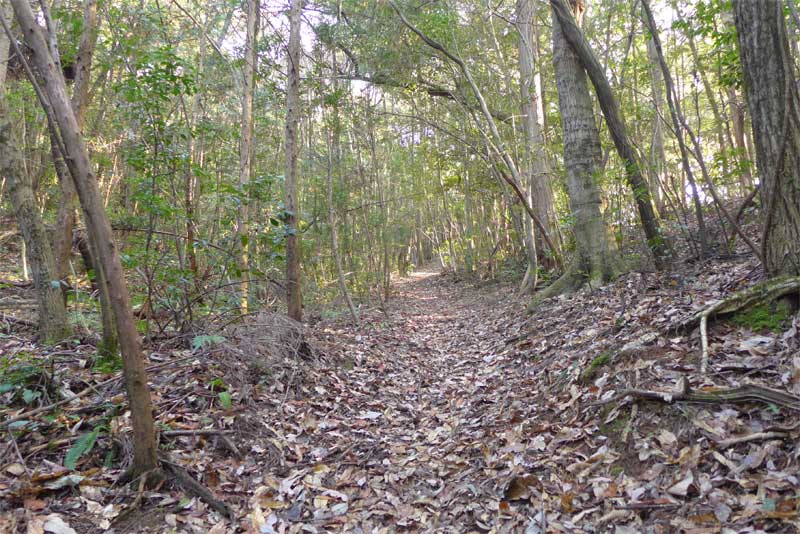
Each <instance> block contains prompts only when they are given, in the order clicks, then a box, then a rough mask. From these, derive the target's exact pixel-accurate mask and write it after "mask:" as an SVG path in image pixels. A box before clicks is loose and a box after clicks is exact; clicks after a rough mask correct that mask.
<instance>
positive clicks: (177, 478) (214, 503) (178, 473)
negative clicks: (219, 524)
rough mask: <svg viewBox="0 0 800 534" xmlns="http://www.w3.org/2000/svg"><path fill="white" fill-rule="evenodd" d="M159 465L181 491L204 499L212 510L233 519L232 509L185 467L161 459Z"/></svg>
mask: <svg viewBox="0 0 800 534" xmlns="http://www.w3.org/2000/svg"><path fill="white" fill-rule="evenodd" d="M161 466H162V468H163V469H164V471H166V472H167V473H168V474H170V475H172V477H173V481H174V483H175V485H176V486H178V487H179V488H181V489H183V491H185V492H186V493H188V494H189V495H194V496H195V497H197V498H199V499H200V500H202V501H204V502H205V503H206V504H208V505H209V506H210V507H211V508H212V509H213V510H215V511H217V512H219V513H220V514H222V515H223V516H225V517H227V518H228V519H233V510H231V508H230V507H229V506H228V505H227V504H225V503H224V502H222V501H221V500H219V499H217V498H216V497H214V495H213V494H212V493H211V490H209V489H208V488H206V487H205V486H203V485H202V484H200V483H199V482H198V481H196V480H195V479H194V477H192V475H190V474H189V472H188V471H187V470H186V469H184V468H183V467H181V466H179V465H177V464H173V463H170V462H167V461H166V460H162V461H161Z"/></svg>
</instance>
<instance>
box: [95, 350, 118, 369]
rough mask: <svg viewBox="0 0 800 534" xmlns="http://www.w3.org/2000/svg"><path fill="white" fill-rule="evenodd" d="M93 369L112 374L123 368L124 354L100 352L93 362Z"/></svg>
mask: <svg viewBox="0 0 800 534" xmlns="http://www.w3.org/2000/svg"><path fill="white" fill-rule="evenodd" d="M92 369H94V370H95V371H98V372H100V373H103V374H112V373H116V372H117V371H120V370H122V356H120V355H119V354H117V353H112V354H108V353H106V354H103V353H99V352H98V355H97V358H95V359H94V361H93V362H92Z"/></svg>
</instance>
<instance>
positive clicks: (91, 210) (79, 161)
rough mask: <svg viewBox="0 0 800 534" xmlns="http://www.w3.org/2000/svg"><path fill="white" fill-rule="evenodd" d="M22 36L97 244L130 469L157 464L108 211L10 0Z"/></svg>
mask: <svg viewBox="0 0 800 534" xmlns="http://www.w3.org/2000/svg"><path fill="white" fill-rule="evenodd" d="M10 1H11V5H12V6H13V8H14V13H15V15H16V18H17V22H18V23H19V26H20V28H21V29H22V32H23V34H24V36H25V42H26V43H27V45H28V47H29V48H30V49H31V51H32V55H33V61H34V64H35V66H36V69H37V70H38V71H39V74H40V76H41V78H42V80H43V82H44V88H43V89H44V91H45V93H46V96H47V98H48V100H50V103H51V105H52V108H53V111H54V114H55V117H54V121H55V123H56V124H57V125H58V129H59V132H60V139H61V142H62V148H63V150H64V156H65V160H66V161H67V164H68V165H69V170H70V174H71V175H72V178H73V181H74V185H75V189H76V191H77V193H78V199H79V200H80V203H81V207H82V208H83V212H84V217H85V220H86V227H87V230H88V231H89V233H90V234H91V235H92V237H93V242H94V243H96V245H97V253H98V257H99V260H100V268H101V269H102V270H103V272H104V273H105V274H106V279H107V281H108V289H109V296H110V297H111V304H112V307H113V309H114V316H115V318H116V323H117V332H118V333H119V342H120V348H121V352H122V360H123V366H124V376H125V386H126V389H127V392H128V402H129V404H130V410H131V421H132V425H133V452H134V457H133V464H132V470H133V472H134V473H136V474H143V473H146V472H149V471H152V470H155V469H157V468H158V465H159V464H158V456H157V446H156V434H155V427H154V423H153V406H152V402H151V400H150V390H149V388H148V386H147V372H146V371H145V365H144V359H143V357H142V349H141V341H140V339H139V334H138V332H137V331H136V322H135V320H134V317H133V312H132V310H131V305H130V296H129V294H128V288H127V286H126V285H125V274H124V272H123V270H122V263H121V261H120V256H119V251H118V250H117V246H116V243H115V242H114V236H113V234H112V232H111V225H110V224H109V220H108V216H107V215H106V213H105V210H104V208H103V201H102V197H101V195H100V190H99V188H98V185H97V180H96V178H95V176H94V174H93V173H92V170H91V164H90V162H89V152H88V150H87V148H86V145H85V143H84V140H83V136H82V135H81V132H80V128H79V125H78V121H77V119H76V117H75V113H74V112H73V109H72V106H71V105H70V101H69V97H68V96H67V88H66V84H65V83H64V78H63V77H62V76H61V72H60V71H59V70H57V68H56V65H55V64H54V63H53V59H52V57H51V56H50V52H49V50H48V47H47V43H46V42H45V39H44V36H43V33H42V28H41V27H40V26H39V25H38V23H37V22H36V19H35V18H34V15H33V12H32V11H31V7H30V4H29V3H28V1H27V0H10Z"/></svg>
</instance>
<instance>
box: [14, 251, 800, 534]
mask: <svg viewBox="0 0 800 534" xmlns="http://www.w3.org/2000/svg"><path fill="white" fill-rule="evenodd" d="M753 272H754V269H753V265H751V264H750V263H749V260H748V259H747V258H742V257H731V258H730V259H728V260H724V261H717V262H715V263H714V264H713V265H697V266H689V267H687V268H686V269H685V270H684V272H681V273H677V274H675V273H673V274H671V275H667V274H665V275H660V276H656V275H654V274H648V273H630V274H628V275H626V276H624V277H622V278H620V279H619V280H617V281H616V282H615V283H613V284H610V285H608V286H605V287H601V288H595V289H594V291H591V292H589V291H582V292H579V293H577V294H575V295H572V296H570V297H562V298H556V299H552V300H551V301H549V302H547V303H545V304H544V306H543V307H542V308H541V310H540V311H538V312H536V313H534V314H532V315H528V314H526V313H525V312H524V305H523V304H524V303H522V302H520V301H519V300H518V299H517V298H516V297H515V295H514V293H513V288H511V287H509V286H507V285H502V284H501V285H499V286H498V285H484V286H480V287H478V286H475V285H474V284H471V283H467V282H463V281H458V280H456V279H454V278H453V277H452V276H448V275H435V274H432V273H417V274H415V275H413V276H412V277H411V278H409V279H406V280H403V281H400V282H399V283H398V284H397V286H396V287H397V290H398V294H397V296H396V298H394V299H392V300H391V301H390V306H389V309H388V310H387V313H386V314H384V313H382V312H379V311H375V310H373V311H370V312H367V313H365V314H364V319H363V322H362V324H361V326H358V327H354V326H350V325H348V324H347V323H345V322H344V321H343V320H331V321H327V322H320V323H318V324H316V325H313V326H312V327H306V329H305V330H303V331H301V330H302V327H300V326H299V325H291V324H289V323H285V322H281V321H280V320H278V319H276V318H274V317H269V316H263V317H258V318H255V319H253V320H252V322H251V323H250V324H249V325H244V326H242V327H237V328H236V329H228V330H226V331H224V332H221V337H222V338H224V340H225V341H219V340H217V341H219V342H215V343H209V344H202V346H198V347H195V350H194V351H192V350H181V349H175V348H169V347H165V348H161V349H159V348H158V347H154V348H152V349H151V351H150V353H149V357H148V365H149V368H150V373H151V381H152V386H153V396H154V398H153V400H154V404H155V406H156V407H157V412H156V413H157V414H158V424H159V428H160V429H161V430H162V435H161V443H162V449H163V450H164V451H165V452H167V453H168V454H169V457H170V459H171V461H172V462H175V463H176V464H180V465H182V466H184V467H185V468H186V469H188V470H189V471H190V472H191V473H193V474H194V476H195V477H196V478H197V479H198V480H199V481H200V482H202V483H203V484H204V485H205V486H206V487H207V488H208V489H209V490H211V491H212V493H213V494H214V495H215V496H216V498H218V499H221V500H223V501H225V502H226V503H227V504H228V505H229V506H230V507H231V508H232V509H233V511H234V520H233V521H232V522H231V521H228V520H227V519H226V518H225V517H223V516H222V515H220V514H219V513H218V512H217V511H214V510H212V509H211V508H209V506H208V505H207V504H206V503H205V502H204V501H203V500H202V499H199V498H196V497H193V496H186V495H182V494H180V493H177V492H175V491H174V490H171V489H170V487H168V486H166V485H165V486H162V487H160V488H156V489H155V490H153V491H149V492H145V494H144V498H143V502H144V504H143V505H142V510H140V511H139V512H138V513H137V512H136V511H134V513H133V514H131V515H130V516H128V517H126V518H125V519H124V520H120V519H119V518H120V516H122V515H125V514H124V511H125V510H126V508H127V507H128V506H129V505H130V504H131V502H132V501H133V500H134V499H135V497H136V491H135V490H134V489H130V488H123V487H117V486H115V485H114V481H115V479H116V477H117V476H118V475H119V474H120V472H121V469H123V468H124V467H125V466H124V465H122V464H121V462H122V463H124V462H123V461H124V459H125V458H126V457H127V455H128V450H129V447H130V444H129V441H128V438H127V437H126V436H127V432H128V431H129V415H128V414H127V413H126V412H125V411H124V402H123V397H122V389H121V382H120V381H110V382H109V380H108V379H109V375H108V374H107V373H105V374H104V373H100V372H97V371H96V370H92V369H90V368H87V367H86V362H87V361H88V360H89V358H90V352H91V350H92V348H91V347H90V346H88V345H81V344H80V343H78V344H73V345H71V346H69V347H68V348H66V349H64V348H62V349H61V352H62V354H59V353H58V351H56V352H54V353H46V352H44V349H41V348H40V347H37V346H36V345H35V344H33V343H32V342H31V341H30V340H29V338H28V337H26V336H24V335H16V334H12V335H9V336H6V337H4V338H2V339H0V344H2V350H3V352H4V354H12V353H13V354H20V353H24V352H31V353H36V354H38V355H39V356H40V357H44V358H50V359H51V360H52V362H53V365H52V372H51V373H50V374H48V376H44V375H43V376H41V377H39V378H38V379H39V380H40V381H47V382H48V383H47V384H46V386H47V387H43V388H41V390H42V391H45V392H46V393H47V395H48V398H42V399H40V400H41V402H42V403H43V404H46V403H47V402H52V401H55V400H58V398H59V395H69V394H77V393H78V392H80V391H83V390H84V389H85V388H86V387H87V385H89V384H91V385H92V387H97V388H98V389H97V391H96V392H91V393H90V394H87V395H85V396H84V397H81V398H80V399H79V400H76V401H73V402H71V403H69V404H67V405H65V406H64V407H63V408H62V410H61V411H60V412H59V411H54V412H51V413H44V414H36V415H34V416H32V417H31V418H30V419H28V420H25V421H24V422H23V424H22V425H21V426H20V425H18V426H17V427H12V428H11V429H8V430H6V433H7V434H8V440H7V441H6V443H5V445H4V455H3V458H4V463H3V464H2V466H0V496H2V498H3V505H2V507H3V510H2V511H3V515H2V516H1V517H2V519H0V530H1V531H9V532H13V531H14V530H15V529H17V530H19V529H23V528H26V529H27V532H70V531H77V532H103V531H106V532H110V531H112V530H113V531H114V532H164V531H165V528H168V529H170V531H172V532H215V533H223V532H258V533H273V532H278V533H284V532H395V531H408V532H525V533H536V532H541V533H544V532H587V533H589V532H617V533H624V532H652V533H662V532H697V533H699V532H724V533H733V532H796V531H797V527H798V522H799V520H798V468H797V466H798V453H797V448H796V446H795V443H796V441H797V437H798V426H797V424H796V422H795V421H796V412H795V411H793V410H791V409H789V408H787V407H785V406H777V405H774V404H770V403H764V402H757V401H753V402H746V403H736V404H729V403H724V402H720V403H702V404H699V403H681V402H674V403H670V402H648V401H642V400H636V399H632V398H630V397H628V398H625V399H620V400H618V401H615V402H606V403H604V402H605V401H608V399H611V398H613V397H614V396H615V395H618V394H620V393H621V392H624V391H626V390H629V389H631V388H637V389H644V390H652V391H660V392H667V393H665V395H666V396H667V397H668V396H669V395H670V394H669V392H670V391H673V390H674V389H675V388H676V385H678V384H680V383H682V381H685V382H686V383H687V384H688V385H689V386H690V387H691V388H692V390H694V391H713V388H720V387H738V386H742V385H747V384H755V385H762V386H767V387H770V388H775V389H780V390H782V391H784V392H786V393H790V394H795V395H796V394H798V393H800V357H798V356H797V354H798V345H799V344H800V343H799V342H798V337H797V327H796V318H795V319H792V324H791V325H789V326H787V329H786V330H785V331H784V332H778V333H769V332H752V331H748V329H747V328H743V327H734V326H732V325H730V324H728V323H725V322H720V323H715V324H714V325H712V327H711V328H710V330H709V337H710V339H709V341H710V352H711V359H710V368H709V371H708V372H707V373H706V374H701V373H700V372H699V336H698V334H697V332H696V331H691V332H680V333H677V334H669V333H667V332H668V331H669V329H670V326H671V325H673V324H675V323H678V322H679V321H680V319H681V318H683V317H686V316H688V315H690V314H691V313H693V312H696V311H697V310H698V309H701V308H702V307H703V306H704V305H706V304H708V303H710V302H713V301H714V300H716V299H719V298H722V297H723V296H725V295H726V294H728V293H729V292H730V291H732V290H734V289H736V288H737V287H741V286H743V285H747V284H748V283H749V282H750V281H751V280H750V279H749V277H752V276H753V274H752V273H753ZM276 325H277V326H276ZM281 328H283V331H282V332H283V333H280V332H279V331H280V329H281ZM259 336H260V337H259ZM264 336H268V337H269V336H271V337H269V339H267V338H265V337H264ZM300 339H302V340H304V341H302V342H301V341H299V340H300ZM287 340H288V341H287ZM281 346H283V347H291V350H283V351H281V349H280V347H281ZM99 384H105V385H103V386H98V385H99ZM66 392H71V393H66ZM73 392H74V393H73ZM222 393H225V394H226V395H221V394H222ZM3 395H4V396H5V397H4V399H3V400H4V401H8V406H9V408H7V409H5V410H4V412H3V413H4V416H5V417H9V416H12V415H16V414H18V413H19V412H21V411H23V410H22V409H21V408H20V406H18V405H14V406H12V405H11V400H12V399H11V397H10V393H8V392H6V393H3ZM50 396H52V398H50ZM665 398H666V397H665ZM225 399H227V401H226V400H225ZM4 404H5V402H4ZM86 436H90V437H86ZM89 442H91V444H92V446H93V447H92V448H90V449H89V448H88V443H89ZM81 443H83V444H84V446H85V448H87V449H88V450H86V451H82V454H80V455H78V454H76V453H75V445H76V444H81ZM70 451H72V454H70ZM66 465H69V466H70V467H73V468H74V469H71V470H70V469H67V468H66V467H65V466H66ZM145 517H149V518H150V519H149V520H145V519H144V518H145ZM23 525H24V526H25V527H23ZM165 525H167V527H165ZM20 531H23V530H20Z"/></svg>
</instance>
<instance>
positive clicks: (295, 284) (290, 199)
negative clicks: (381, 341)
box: [285, 0, 303, 321]
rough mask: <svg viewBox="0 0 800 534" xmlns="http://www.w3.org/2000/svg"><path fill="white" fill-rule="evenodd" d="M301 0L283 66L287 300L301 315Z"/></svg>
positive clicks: (293, 12) (296, 0)
mask: <svg viewBox="0 0 800 534" xmlns="http://www.w3.org/2000/svg"><path fill="white" fill-rule="evenodd" d="M302 10H303V0H291V7H290V10H289V28H290V29H289V45H288V49H287V61H286V70H287V72H288V80H287V90H286V178H285V179H286V182H285V186H286V226H287V236H286V303H287V307H288V312H289V317H291V318H292V319H294V320H295V321H301V320H302V319H303V296H302V292H301V290H302V287H301V285H300V243H299V236H298V234H297V228H298V219H299V212H298V209H299V208H298V204H299V202H298V200H299V199H298V198H297V181H298V176H297V153H298V146H297V121H298V118H299V115H300V110H299V109H298V108H299V105H300V48H301V46H302V45H301V43H300V16H301V13H302Z"/></svg>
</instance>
